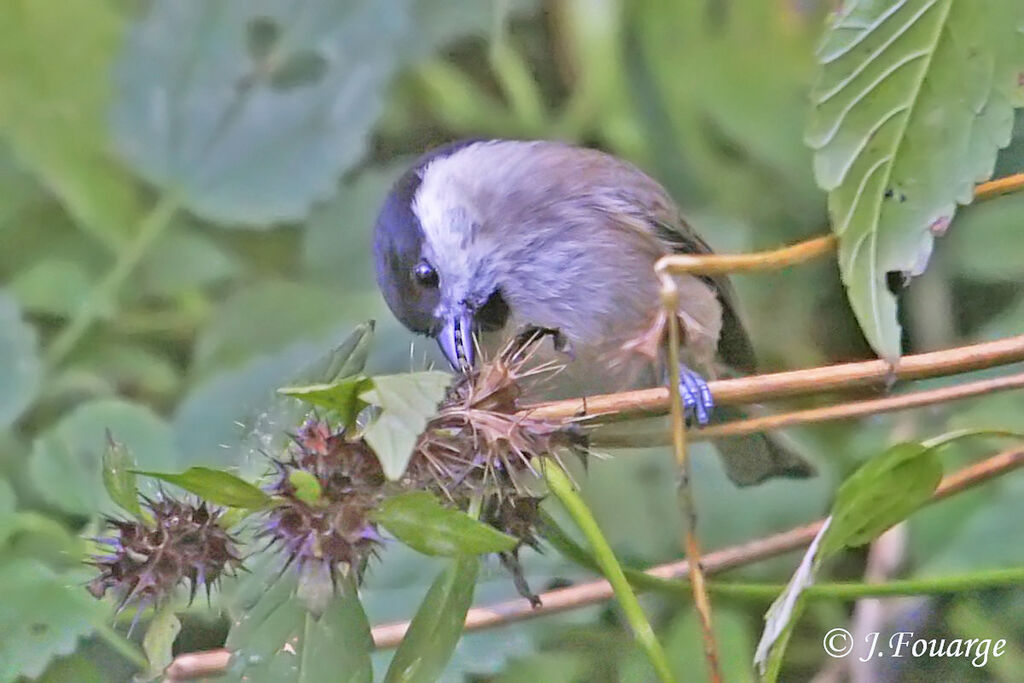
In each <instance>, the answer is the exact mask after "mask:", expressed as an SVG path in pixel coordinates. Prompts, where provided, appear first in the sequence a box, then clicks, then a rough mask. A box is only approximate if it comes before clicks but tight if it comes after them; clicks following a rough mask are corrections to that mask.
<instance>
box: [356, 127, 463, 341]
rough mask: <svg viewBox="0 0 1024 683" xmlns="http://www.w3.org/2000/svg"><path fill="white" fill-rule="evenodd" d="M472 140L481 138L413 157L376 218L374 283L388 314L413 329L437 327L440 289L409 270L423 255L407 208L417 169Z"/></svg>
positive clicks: (429, 330) (419, 171)
mask: <svg viewBox="0 0 1024 683" xmlns="http://www.w3.org/2000/svg"><path fill="white" fill-rule="evenodd" d="M476 142H480V140H479V139H474V140H459V141H457V142H452V143H449V144H447V145H442V146H441V147H437V148H435V149H432V150H430V151H429V152H427V153H426V154H424V155H423V156H421V157H420V158H419V159H417V160H416V163H415V164H413V166H412V168H410V169H409V170H408V171H406V172H405V173H404V174H402V177H400V178H399V179H398V180H397V181H396V182H395V184H394V186H393V187H392V188H391V192H390V193H389V194H388V197H387V199H386V200H385V201H384V206H383V207H381V211H380V215H379V216H378V217H377V225H376V227H375V228H374V243H373V253H374V258H375V260H376V266H377V284H378V285H379V286H380V291H381V293H382V294H383V295H384V300H385V301H386V302H387V304H388V307H389V308H390V309H391V312H392V313H394V314H395V317H396V318H398V319H399V320H400V321H401V322H402V324H403V325H405V326H406V327H408V328H409V329H410V330H412V331H413V332H418V333H420V334H429V335H434V334H436V333H437V331H438V328H439V325H440V321H438V320H437V319H436V318H435V317H434V309H435V308H436V306H437V303H438V300H439V297H440V291H439V290H438V289H437V288H436V287H433V288H430V287H423V286H422V285H420V284H419V283H418V282H417V281H416V279H415V277H414V274H413V270H414V268H415V267H416V264H417V263H418V262H419V261H420V259H421V258H422V256H423V239H424V235H423V226H421V225H420V222H419V219H418V218H417V217H416V214H415V212H414V211H413V210H412V203H413V200H414V199H415V197H416V191H417V190H418V189H419V187H420V183H421V181H422V172H423V169H424V168H425V167H426V166H427V164H429V163H430V162H431V161H435V160H437V159H441V158H444V157H447V156H451V155H452V154H454V153H455V152H457V151H458V150H460V149H462V148H464V147H468V146H469V145H472V144H474V143H476Z"/></svg>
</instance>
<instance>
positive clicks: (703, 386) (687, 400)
mask: <svg viewBox="0 0 1024 683" xmlns="http://www.w3.org/2000/svg"><path fill="white" fill-rule="evenodd" d="M679 394H680V396H682V399H683V411H684V412H685V413H686V416H687V418H692V419H695V420H696V421H697V424H699V425H701V426H703V425H706V424H707V423H708V422H710V421H711V410H712V409H713V408H714V407H715V399H714V398H713V397H712V396H711V389H709V388H708V383H707V382H705V381H704V378H703V377H701V376H700V375H698V374H697V373H696V372H694V371H693V370H691V369H690V368H688V367H686V366H685V365H683V366H680V368H679Z"/></svg>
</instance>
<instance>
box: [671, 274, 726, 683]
mask: <svg viewBox="0 0 1024 683" xmlns="http://www.w3.org/2000/svg"><path fill="white" fill-rule="evenodd" d="M658 275H659V279H660V280H661V305H662V307H663V308H664V311H665V319H666V320H668V321H669V323H668V339H667V340H666V341H667V344H668V349H667V351H668V358H669V368H671V370H670V372H669V373H668V376H669V378H670V379H669V381H668V385H669V386H668V387H666V390H667V391H668V392H669V408H670V411H669V412H670V414H671V416H672V427H671V432H672V445H673V451H674V452H675V456H676V464H677V465H678V468H679V475H678V476H679V480H678V483H677V486H676V490H677V492H678V495H679V502H680V507H681V508H682V513H683V525H684V531H683V549H684V551H685V552H686V559H687V561H688V562H689V563H690V566H691V567H693V571H691V572H690V586H691V588H692V589H693V604H694V607H695V608H696V610H697V618H698V620H699V621H700V629H701V635H702V636H703V641H704V658H705V659H706V660H707V663H708V672H709V674H710V678H711V680H712V682H713V683H719V681H721V680H722V668H721V665H720V664H719V662H718V644H717V643H716V642H715V632H714V630H713V629H712V626H711V600H710V599H709V598H708V592H707V588H706V587H705V585H704V584H705V581H704V571H703V569H702V565H701V553H700V543H699V541H698V539H697V503H696V501H694V498H693V487H692V486H691V484H690V474H691V470H692V467H691V465H690V458H689V454H688V452H687V448H686V440H687V439H686V416H685V415H684V413H683V397H682V388H681V387H680V380H681V377H680V372H681V371H682V363H681V361H680V357H679V346H680V342H681V340H680V338H679V336H680V335H679V325H678V323H677V322H676V320H677V317H678V313H677V312H678V310H679V288H678V287H677V286H676V281H675V280H674V279H673V278H671V277H666V276H665V275H664V273H662V272H659V273H658ZM697 400H703V399H702V398H698V399H697Z"/></svg>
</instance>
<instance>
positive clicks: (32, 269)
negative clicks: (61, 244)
mask: <svg viewBox="0 0 1024 683" xmlns="http://www.w3.org/2000/svg"><path fill="white" fill-rule="evenodd" d="M94 283H95V277H94V276H93V275H92V273H90V272H89V270H88V269H87V268H86V267H85V266H83V265H82V264H81V263H77V262H75V261H72V260H70V259H67V258H59V257H57V258H44V259H42V260H40V261H36V262H34V263H32V264H31V265H29V267H28V268H26V269H25V270H22V271H19V272H18V274H17V275H15V277H14V279H13V280H12V281H11V291H12V292H14V294H15V295H16V296H17V297H18V301H20V302H21V305H22V307H24V308H25V310H27V311H32V312H33V313H44V314H47V315H53V316H58V317H62V318H70V317H71V316H72V315H73V314H74V312H75V311H77V310H78V309H79V307H81V306H82V305H83V304H84V303H85V300H86V299H88V298H89V292H90V291H91V290H92V288H93V285H94ZM112 310H113V308H112V307H111V306H110V304H109V302H108V303H107V304H106V305H105V306H103V315H108V314H109V313H110V312H111V311H112Z"/></svg>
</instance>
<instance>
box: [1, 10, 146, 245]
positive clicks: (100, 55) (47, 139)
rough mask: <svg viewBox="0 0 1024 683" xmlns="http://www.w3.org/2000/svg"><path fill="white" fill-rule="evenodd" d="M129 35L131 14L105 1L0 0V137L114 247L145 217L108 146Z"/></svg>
mask: <svg viewBox="0 0 1024 683" xmlns="http://www.w3.org/2000/svg"><path fill="white" fill-rule="evenodd" d="M69 26H72V27H74V30H73V31H71V30H68V27H69ZM120 39H121V20H120V18H119V17H118V16H117V14H116V13H115V11H114V10H113V8H112V7H111V4H110V3H109V2H105V1H104V0H67V2H61V3H58V4H55V3H49V2H34V1H33V0H8V1H7V2H3V3H0V134H3V135H5V136H7V139H8V140H9V142H10V144H11V147H12V148H13V149H14V151H15V153H16V154H17V156H18V157H19V158H20V159H21V161H22V163H23V164H24V165H25V166H26V167H28V168H30V169H31V170H32V171H33V172H34V173H35V174H36V175H37V176H38V177H39V179H40V180H41V181H42V183H43V184H44V185H46V186H47V187H48V188H49V189H50V190H52V191H53V192H54V193H55V194H56V195H57V196H58V197H59V198H60V200H61V202H62V203H63V204H64V205H65V207H66V208H67V210H68V211H69V213H71V215H73V216H74V217H75V220H76V221H77V222H78V223H79V225H81V227H82V228H83V229H85V230H87V231H88V232H89V233H90V234H92V235H94V236H95V237H97V238H98V239H99V240H101V241H102V242H103V243H104V244H105V245H106V246H107V247H109V248H111V249H117V248H119V247H121V246H123V245H124V243H125V242H126V240H127V238H128V237H129V235H130V234H131V231H132V229H133V228H134V227H135V223H136V221H137V217H138V214H139V205H138V198H137V195H136V189H135V183H134V182H133V180H132V178H131V176H129V175H128V174H127V173H125V172H124V171H123V170H122V169H121V168H120V167H119V166H118V165H117V164H115V163H113V161H112V160H111V159H109V158H108V157H107V151H106V150H107V146H108V145H107V138H106V132H105V118H106V108H107V99H108V96H109V93H110V87H109V78H108V70H109V64H110V61H111V58H112V56H113V53H114V50H115V49H116V48H117V46H118V44H119V43H120Z"/></svg>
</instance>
